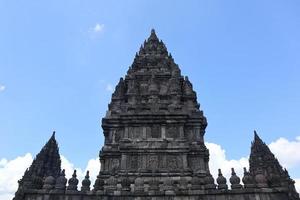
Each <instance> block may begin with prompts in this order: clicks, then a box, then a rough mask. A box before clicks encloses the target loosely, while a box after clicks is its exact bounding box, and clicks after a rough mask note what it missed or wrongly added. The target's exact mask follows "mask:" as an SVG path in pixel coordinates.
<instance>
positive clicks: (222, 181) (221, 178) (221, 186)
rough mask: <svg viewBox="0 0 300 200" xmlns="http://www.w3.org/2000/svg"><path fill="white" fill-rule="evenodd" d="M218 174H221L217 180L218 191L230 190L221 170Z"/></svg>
mask: <svg viewBox="0 0 300 200" xmlns="http://www.w3.org/2000/svg"><path fill="white" fill-rule="evenodd" d="M218 172H219V174H218V178H217V183H218V189H219V190H227V189H228V186H227V180H226V178H225V177H224V176H223V174H222V171H221V169H219V170H218Z"/></svg>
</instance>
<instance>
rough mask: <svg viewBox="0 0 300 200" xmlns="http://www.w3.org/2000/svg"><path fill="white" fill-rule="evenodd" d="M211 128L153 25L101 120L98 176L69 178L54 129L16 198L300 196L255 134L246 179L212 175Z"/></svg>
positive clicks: (276, 199) (264, 199) (280, 199)
mask: <svg viewBox="0 0 300 200" xmlns="http://www.w3.org/2000/svg"><path fill="white" fill-rule="evenodd" d="M206 126H207V121H206V118H205V116H204V115H203V112H202V111H201V109H200V105H199V103H198V102H197V95H196V92H195V91H194V90H193V86H192V83H191V82H190V81H189V79H188V78H187V77H186V76H185V77H184V76H182V74H181V71H180V69H179V67H178V65H177V64H176V63H175V62H174V59H173V58H172V56H171V54H169V53H168V51H167V48H166V46H165V44H164V43H163V42H162V41H161V40H159V39H158V37H157V36H156V34H155V31H154V30H152V31H151V35H150V37H149V38H148V39H147V40H145V42H144V44H143V45H142V46H141V48H140V50H139V52H138V53H137V54H136V55H135V58H134V61H133V63H132V65H131V66H130V67H129V69H128V71H127V74H126V75H125V77H124V78H121V79H120V81H119V83H118V84H117V86H116V88H115V91H114V93H113V94H112V98H111V102H110V104H109V106H108V111H107V113H106V116H105V117H104V118H103V119H102V128H103V134H104V137H105V142H104V146H103V147H102V149H101V150H100V155H99V161H100V163H101V169H99V174H98V176H97V178H96V181H95V182H94V183H91V181H90V179H89V178H90V177H89V173H88V172H87V174H86V176H85V178H84V179H83V180H78V179H77V177H76V171H74V173H73V176H72V178H70V179H69V180H67V179H66V177H65V171H64V169H61V161H60V155H59V150H58V145H57V142H56V140H55V135H54V134H53V135H52V137H51V138H50V140H49V141H48V142H47V143H46V145H45V146H44V147H43V148H42V150H41V152H40V153H39V154H38V155H37V156H36V158H35V159H34V161H33V163H32V165H31V166H30V167H29V168H28V169H27V170H26V172H25V174H24V176H23V177H22V179H21V180H19V188H18V190H17V192H16V194H15V198H14V200H102V199H103V200H110V199H111V200H131V199H137V200H143V199H147V200H148V199H149V200H172V199H174V200H299V194H298V193H297V192H296V190H295V186H294V184H295V182H294V181H293V180H292V179H291V178H290V176H289V174H288V172H287V170H285V169H283V168H282V166H281V165H280V164H279V162H278V160H277V159H276V158H275V156H274V155H273V153H272V152H271V151H270V149H269V148H268V146H267V145H266V144H265V143H264V142H263V141H262V140H261V139H260V138H259V136H258V135H257V133H256V132H255V134H254V141H253V142H252V145H251V155H250V157H249V166H250V167H249V169H246V168H245V169H244V175H243V177H241V178H240V177H238V175H237V174H236V173H235V171H234V169H232V172H231V174H232V175H231V177H230V179H229V180H226V178H225V177H224V176H223V175H222V172H221V170H219V175H218V177H213V176H212V175H211V172H210V170H209V165H208V162H209V151H208V149H207V148H206V146H205V143H204V134H205V128H206ZM79 182H81V184H79ZM79 186H80V187H79Z"/></svg>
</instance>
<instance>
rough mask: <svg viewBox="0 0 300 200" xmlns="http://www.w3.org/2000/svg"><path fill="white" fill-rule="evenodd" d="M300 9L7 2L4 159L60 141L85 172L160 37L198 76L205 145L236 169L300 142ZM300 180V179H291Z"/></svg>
mask: <svg viewBox="0 0 300 200" xmlns="http://www.w3.org/2000/svg"><path fill="white" fill-rule="evenodd" d="M299 10H300V1H296V0H294V1H292V0H287V1H276V0H275V1H274V0H273V1H271V0H264V1H258V0H253V1H238V0H236V1H233V0H229V1H222V0H219V1H217V0H211V1H176V0H174V1H171V0H169V1H158V0H156V1H137V0H136V1H88V2H87V1H76V0H72V1H58V0H57V1H48V2H45V1H44V2H42V1H8V0H7V1H4V0H3V1H0V24H1V31H0V134H1V146H0V158H7V159H13V158H15V157H16V156H19V155H24V154H25V153H27V152H30V153H32V154H33V155H35V154H36V153H38V152H39V150H40V149H41V147H42V146H43V145H44V143H45V142H46V141H47V140H48V138H49V137H50V136H51V133H52V131H53V130H56V132H57V140H58V142H59V145H60V152H61V153H62V154H63V155H65V156H67V157H68V159H69V160H71V161H72V162H73V163H75V164H76V165H77V166H82V167H84V166H85V165H86V162H87V161H88V160H89V159H90V158H95V157H97V156H98V153H99V150H100V148H101V146H102V144H103V136H102V129H101V126H100V125H101V124H100V121H101V118H102V117H103V116H104V115H105V112H106V110H107V104H108V103H109V101H110V97H111V90H112V88H114V86H115V84H116V83H117V81H118V80H119V78H120V77H121V76H124V75H125V73H126V71H127V69H128V67H129V66H130V65H131V63H132V61H133V58H134V55H135V52H137V51H138V49H139V47H140V45H141V44H142V43H143V41H144V40H145V39H146V38H147V37H148V36H149V34H150V30H151V28H155V29H156V32H157V34H158V36H159V37H160V39H162V40H163V41H164V42H165V44H166V46H167V48H168V50H169V52H171V53H172V55H173V57H174V59H175V62H176V63H177V64H179V66H180V68H181V70H182V73H183V74H184V75H187V76H189V79H190V80H191V82H192V83H193V85H194V89H195V90H196V92H197V95H198V101H199V103H200V104H201V109H202V110H203V111H204V114H205V116H206V117H207V119H208V127H207V131H206V135H205V140H206V141H209V142H213V143H216V144H219V145H221V146H222V147H223V148H224V149H225V150H226V155H227V156H228V158H229V159H239V158H240V157H242V156H247V155H249V151H250V143H251V141H252V139H253V130H254V129H256V130H257V131H258V133H259V134H260V136H261V137H262V138H263V140H264V141H265V142H266V143H268V144H269V143H271V142H272V141H275V140H277V139H278V138H280V137H284V138H286V139H288V140H294V139H295V138H296V137H297V136H300V123H299V115H300V93H299V91H300V79H299V75H300V57H299V55H300V40H299V35H300V13H299ZM294 173H295V174H298V175H299V176H300V174H299V173H298V172H294Z"/></svg>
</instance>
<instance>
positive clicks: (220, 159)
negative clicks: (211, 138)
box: [205, 142, 249, 180]
mask: <svg viewBox="0 0 300 200" xmlns="http://www.w3.org/2000/svg"><path fill="white" fill-rule="evenodd" d="M205 145H206V146H207V148H208V149H209V153H210V157H209V158H210V160H209V168H210V172H211V174H212V175H213V177H214V178H217V177H218V169H221V170H222V173H223V175H224V176H225V177H226V178H227V179H228V180H229V178H230V176H231V168H234V169H235V172H236V173H237V175H238V176H239V177H240V178H242V177H243V168H244V167H246V168H247V169H248V168H249V162H248V158H247V157H242V158H240V159H239V160H228V159H227V158H226V151H225V150H224V149H222V147H221V146H220V145H218V144H214V143H209V142H206V143H205Z"/></svg>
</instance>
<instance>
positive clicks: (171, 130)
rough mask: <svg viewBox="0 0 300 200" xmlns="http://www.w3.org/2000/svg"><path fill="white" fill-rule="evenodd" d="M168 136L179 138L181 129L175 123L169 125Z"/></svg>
mask: <svg viewBox="0 0 300 200" xmlns="http://www.w3.org/2000/svg"><path fill="white" fill-rule="evenodd" d="M166 137H167V138H174V139H175V138H179V129H178V127H177V126H175V125H169V126H168V127H167V132H166Z"/></svg>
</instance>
